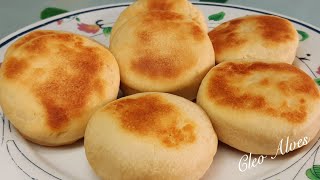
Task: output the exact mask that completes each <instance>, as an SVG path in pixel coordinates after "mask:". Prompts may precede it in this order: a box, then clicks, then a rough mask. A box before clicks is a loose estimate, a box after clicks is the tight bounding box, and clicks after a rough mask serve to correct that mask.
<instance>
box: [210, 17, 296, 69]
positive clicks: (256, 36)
mask: <svg viewBox="0 0 320 180" xmlns="http://www.w3.org/2000/svg"><path fill="white" fill-rule="evenodd" d="M209 37H210V39H211V41H212V44H213V47H214V50H215V53H216V62H217V63H221V62H224V61H243V60H245V61H252V60H253V61H261V62H283V63H288V64H292V63H293V61H294V59H295V55H296V51H297V48H298V43H299V37H298V33H297V31H296V29H295V27H294V26H293V24H292V23H291V22H290V21H288V20H286V19H283V18H280V17H277V16H271V15H251V16H245V17H241V18H237V19H233V20H231V21H228V22H225V23H223V24H221V25H219V26H218V27H216V28H214V29H213V30H212V31H210V32H209Z"/></svg>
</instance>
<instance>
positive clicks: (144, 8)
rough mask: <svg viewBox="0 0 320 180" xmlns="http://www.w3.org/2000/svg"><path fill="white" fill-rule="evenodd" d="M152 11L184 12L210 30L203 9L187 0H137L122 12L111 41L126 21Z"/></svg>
mask: <svg viewBox="0 0 320 180" xmlns="http://www.w3.org/2000/svg"><path fill="white" fill-rule="evenodd" d="M150 11H172V12H176V13H180V14H184V15H186V16H188V17H189V18H191V19H192V20H194V21H195V22H197V23H198V24H199V25H200V26H201V27H202V28H203V29H204V30H205V31H207V30H208V27H207V24H206V22H205V18H204V16H203V15H202V13H201V11H200V10H199V9H198V8H196V7H195V6H193V5H192V4H191V3H190V2H189V1H187V0H161V1H159V0H137V1H136V2H134V3H133V4H132V5H130V6H129V7H128V8H126V9H125V10H124V11H122V12H121V14H120V16H119V17H118V19H117V21H116V22H115V24H114V25H113V27H112V31H111V35H110V42H111V41H112V39H113V36H114V35H115V34H116V32H117V30H118V29H119V28H121V26H122V25H124V24H125V23H126V22H128V21H129V20H130V19H131V18H134V17H136V16H137V15H142V16H143V14H144V13H148V12H150Z"/></svg>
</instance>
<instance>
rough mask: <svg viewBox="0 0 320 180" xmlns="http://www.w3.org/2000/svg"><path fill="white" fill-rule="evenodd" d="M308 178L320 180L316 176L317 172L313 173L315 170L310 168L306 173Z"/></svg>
mask: <svg viewBox="0 0 320 180" xmlns="http://www.w3.org/2000/svg"><path fill="white" fill-rule="evenodd" d="M306 176H307V177H308V178H309V179H311V180H320V178H319V177H318V176H317V175H316V174H315V172H314V171H313V168H309V169H308V170H307V171H306Z"/></svg>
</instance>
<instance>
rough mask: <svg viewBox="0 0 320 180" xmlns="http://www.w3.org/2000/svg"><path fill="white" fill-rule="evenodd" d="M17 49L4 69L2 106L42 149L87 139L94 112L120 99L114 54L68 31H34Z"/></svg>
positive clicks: (0, 80) (0, 77) (0, 90)
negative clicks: (86, 128)
mask: <svg viewBox="0 0 320 180" xmlns="http://www.w3.org/2000/svg"><path fill="white" fill-rule="evenodd" d="M44 34H47V35H44ZM37 35H40V36H37ZM31 37H34V38H31ZM27 39H29V40H28V41H27V42H24V43H22V44H21V45H20V47H18V44H19V43H20V42H23V41H26V40H27ZM16 45H17V48H14V49H13V50H12V51H11V52H10V53H9V54H7V56H6V58H5V59H4V62H3V64H2V66H1V71H0V86H1V88H0V104H1V107H2V109H3V111H4V113H5V115H6V116H7V117H8V118H9V120H10V122H11V123H12V124H13V125H14V126H15V127H16V128H17V129H18V130H19V131H20V132H21V134H23V135H24V136H25V137H26V138H27V139H30V140H31V141H33V142H35V143H38V144H42V145H48V146H56V145H63V144H68V143H72V142H74V141H76V140H77V139H79V138H81V137H83V135H84V130H85V127H86V124H87V121H88V120H89V117H90V116H91V114H92V113H93V112H94V111H95V110H96V109H97V108H99V107H100V106H102V105H103V104H104V103H107V102H109V101H111V100H113V99H115V98H116V97H117V93H118V89H119V81H120V75H119V68H118V65H117V62H116V61H115V59H114V57H113V55H112V54H111V53H110V52H109V51H108V50H107V49H106V48H105V47H103V46H102V45H100V44H98V43H96V42H94V41H92V40H90V39H88V38H86V37H83V36H80V35H76V34H72V33H66V32H54V31H51V32H50V33H48V31H44V32H42V31H35V32H31V33H30V34H29V35H27V36H26V37H24V38H22V39H21V40H18V42H17V43H16Z"/></svg>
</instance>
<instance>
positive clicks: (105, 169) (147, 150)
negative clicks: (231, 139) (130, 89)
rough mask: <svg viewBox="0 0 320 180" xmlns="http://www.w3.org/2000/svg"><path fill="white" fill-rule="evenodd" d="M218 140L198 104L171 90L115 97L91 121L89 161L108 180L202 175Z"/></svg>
mask: <svg viewBox="0 0 320 180" xmlns="http://www.w3.org/2000/svg"><path fill="white" fill-rule="evenodd" d="M217 144H218V139H217V136H216V134H215V132H214V130H213V128H212V125H211V122H210V119H209V118H208V116H207V115H206V113H205V112H204V111H203V110H202V109H201V108H200V107H199V106H197V105H196V104H195V103H193V102H191V101H188V100H186V99H184V98H182V97H179V96H175V95H172V94H166V93H139V94H135V95H131V96H127V97H124V98H121V99H118V100H116V101H113V102H111V103H109V104H107V105H106V106H104V107H103V108H101V109H100V110H98V111H97V112H96V113H95V114H94V115H93V116H92V118H91V119H90V121H89V123H88V127H87V129H86V133H85V138H84V147H85V152H86V156H87V159H88V161H89V163H90V165H91V167H92V168H93V170H94V171H95V172H96V173H97V175H98V176H99V177H101V178H102V179H123V180H125V179H128V180H129V179H130V180H138V179H159V180H160V179H163V180H179V179H181V180H184V179H188V180H196V179H200V178H201V177H202V176H203V175H204V174H205V172H206V171H207V169H208V168H209V166H210V164H211V163H212V160H213V157H214V155H215V153H216V151H217Z"/></svg>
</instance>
